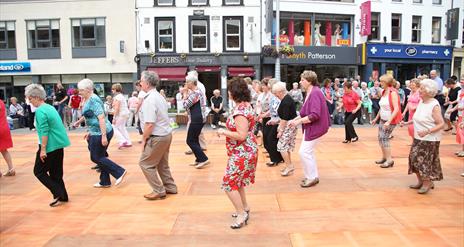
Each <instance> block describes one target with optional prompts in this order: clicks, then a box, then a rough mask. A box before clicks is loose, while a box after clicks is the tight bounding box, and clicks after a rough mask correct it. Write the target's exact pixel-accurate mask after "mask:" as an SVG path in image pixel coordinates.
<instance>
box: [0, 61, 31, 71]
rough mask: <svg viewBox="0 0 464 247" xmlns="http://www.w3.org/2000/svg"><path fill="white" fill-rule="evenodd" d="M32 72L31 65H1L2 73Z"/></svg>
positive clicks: (26, 63)
mask: <svg viewBox="0 0 464 247" xmlns="http://www.w3.org/2000/svg"><path fill="white" fill-rule="evenodd" d="M15 72H31V63H29V62H22V63H0V73H15Z"/></svg>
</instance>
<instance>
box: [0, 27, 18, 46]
mask: <svg viewBox="0 0 464 247" xmlns="http://www.w3.org/2000/svg"><path fill="white" fill-rule="evenodd" d="M0 22H4V23H5V30H4V31H3V32H4V34H5V41H4V42H1V41H0V43H3V44H6V48H0V50H16V21H13V20H2V21H0ZM9 22H10V23H13V31H14V34H13V39H14V43H13V47H10V42H9V35H8V31H11V30H8V23H9Z"/></svg>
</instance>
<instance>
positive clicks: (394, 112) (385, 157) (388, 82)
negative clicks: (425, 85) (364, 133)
mask: <svg viewBox="0 0 464 247" xmlns="http://www.w3.org/2000/svg"><path fill="white" fill-rule="evenodd" d="M380 83H381V85H382V87H383V92H382V97H381V98H380V101H379V105H380V111H379V113H378V114H377V116H376V117H375V118H374V120H372V121H371V124H372V125H374V124H375V123H377V121H378V120H379V119H380V123H379V134H378V139H379V145H380V147H381V149H382V159H380V160H377V161H375V163H376V164H379V165H380V167H382V168H389V167H393V164H394V161H393V159H392V155H391V147H390V135H391V133H392V132H393V129H395V126H396V125H397V124H399V123H400V122H401V119H402V116H401V105H400V96H399V94H398V91H397V90H396V89H395V87H394V86H395V83H396V82H395V79H393V76H391V75H383V76H381V77H380Z"/></svg>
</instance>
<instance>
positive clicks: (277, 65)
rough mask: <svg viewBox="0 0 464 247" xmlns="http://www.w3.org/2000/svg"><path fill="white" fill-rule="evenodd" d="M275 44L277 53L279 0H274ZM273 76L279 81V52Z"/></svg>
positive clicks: (278, 44) (278, 42) (278, 43)
mask: <svg viewBox="0 0 464 247" xmlns="http://www.w3.org/2000/svg"><path fill="white" fill-rule="evenodd" d="M275 29H276V31H275V34H276V37H275V44H276V51H277V53H279V46H280V0H276V26H275ZM274 77H275V78H276V79H277V80H279V81H280V54H278V55H277V58H276V62H275V73H274Z"/></svg>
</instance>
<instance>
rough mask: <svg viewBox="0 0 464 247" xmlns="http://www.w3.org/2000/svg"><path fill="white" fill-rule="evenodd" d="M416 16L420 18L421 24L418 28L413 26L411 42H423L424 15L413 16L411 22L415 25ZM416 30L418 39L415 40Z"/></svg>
mask: <svg viewBox="0 0 464 247" xmlns="http://www.w3.org/2000/svg"><path fill="white" fill-rule="evenodd" d="M414 17H418V18H419V23H418V24H419V25H418V27H417V28H416V29H414V28H413V27H411V43H421V40H422V16H420V15H413V16H412V22H411V24H412V25H414ZM414 31H416V32H417V41H414V40H413V34H414Z"/></svg>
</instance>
